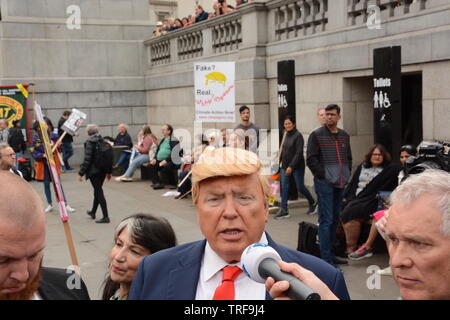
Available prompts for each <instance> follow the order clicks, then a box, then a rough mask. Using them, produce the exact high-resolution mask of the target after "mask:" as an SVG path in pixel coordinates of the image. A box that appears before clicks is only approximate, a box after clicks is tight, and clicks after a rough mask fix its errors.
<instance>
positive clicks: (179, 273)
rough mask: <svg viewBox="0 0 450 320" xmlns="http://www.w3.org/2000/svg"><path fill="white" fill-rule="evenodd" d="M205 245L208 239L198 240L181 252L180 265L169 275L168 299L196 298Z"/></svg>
mask: <svg viewBox="0 0 450 320" xmlns="http://www.w3.org/2000/svg"><path fill="white" fill-rule="evenodd" d="M205 245H206V240H203V241H198V242H196V243H194V244H193V246H192V247H190V248H189V249H188V250H185V251H183V252H180V254H179V256H178V265H177V266H176V267H175V268H174V269H173V270H172V271H171V272H170V275H169V279H168V284H167V287H168V289H167V299H168V300H195V294H196V292H197V284H198V279H199V277H200V267H201V264H202V259H203V254H204V252H205Z"/></svg>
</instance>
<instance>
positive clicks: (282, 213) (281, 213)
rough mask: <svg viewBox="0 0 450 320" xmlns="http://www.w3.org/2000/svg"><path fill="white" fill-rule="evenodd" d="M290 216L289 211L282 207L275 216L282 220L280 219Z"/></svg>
mask: <svg viewBox="0 0 450 320" xmlns="http://www.w3.org/2000/svg"><path fill="white" fill-rule="evenodd" d="M289 217H290V215H289V211H287V210H284V209H280V211H278V213H277V215H276V216H275V218H274V219H276V220H280V219H286V218H289Z"/></svg>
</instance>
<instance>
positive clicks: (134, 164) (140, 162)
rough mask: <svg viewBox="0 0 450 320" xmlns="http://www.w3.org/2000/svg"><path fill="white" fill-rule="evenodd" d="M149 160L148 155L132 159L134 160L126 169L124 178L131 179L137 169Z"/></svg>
mask: <svg viewBox="0 0 450 320" xmlns="http://www.w3.org/2000/svg"><path fill="white" fill-rule="evenodd" d="M149 161H150V158H149V157H148V154H141V155H139V156H137V157H136V158H134V160H133V161H132V162H131V163H130V166H129V167H128V169H127V171H126V172H125V176H127V177H129V178H131V177H132V176H133V174H134V172H135V171H136V169H137V168H139V167H140V166H141V165H143V164H144V163H146V162H149Z"/></svg>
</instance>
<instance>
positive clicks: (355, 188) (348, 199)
mask: <svg viewBox="0 0 450 320" xmlns="http://www.w3.org/2000/svg"><path fill="white" fill-rule="evenodd" d="M400 170H401V167H400V166H399V165H397V164H391V155H390V154H389V152H387V151H386V149H385V148H384V147H383V146H382V145H379V144H377V145H374V146H373V147H371V148H370V150H369V152H368V153H367V154H366V155H365V157H364V162H363V163H362V164H360V165H359V166H358V168H357V169H356V171H355V173H354V174H353V177H352V179H351V181H350V183H349V184H348V185H347V187H346V188H345V191H344V207H343V210H342V214H341V220H342V223H343V227H344V232H345V238H346V243H347V254H350V253H352V252H353V251H355V250H356V249H357V244H358V239H359V235H360V232H361V226H362V224H363V223H364V222H366V221H368V220H370V218H371V215H372V214H373V213H375V212H376V211H377V207H378V198H377V193H378V192H379V191H393V190H394V189H395V188H396V187H397V184H398V178H397V177H398V173H399V172H400Z"/></svg>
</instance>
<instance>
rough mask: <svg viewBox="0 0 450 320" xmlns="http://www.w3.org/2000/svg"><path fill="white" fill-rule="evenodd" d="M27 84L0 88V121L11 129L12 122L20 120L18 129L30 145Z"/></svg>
mask: <svg viewBox="0 0 450 320" xmlns="http://www.w3.org/2000/svg"><path fill="white" fill-rule="evenodd" d="M27 89H28V84H16V85H10V86H0V119H6V120H7V121H8V127H12V122H13V121H14V120H20V128H21V129H22V134H23V137H24V138H25V142H26V143H27V144H30V143H31V132H30V125H29V117H28V91H27Z"/></svg>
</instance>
